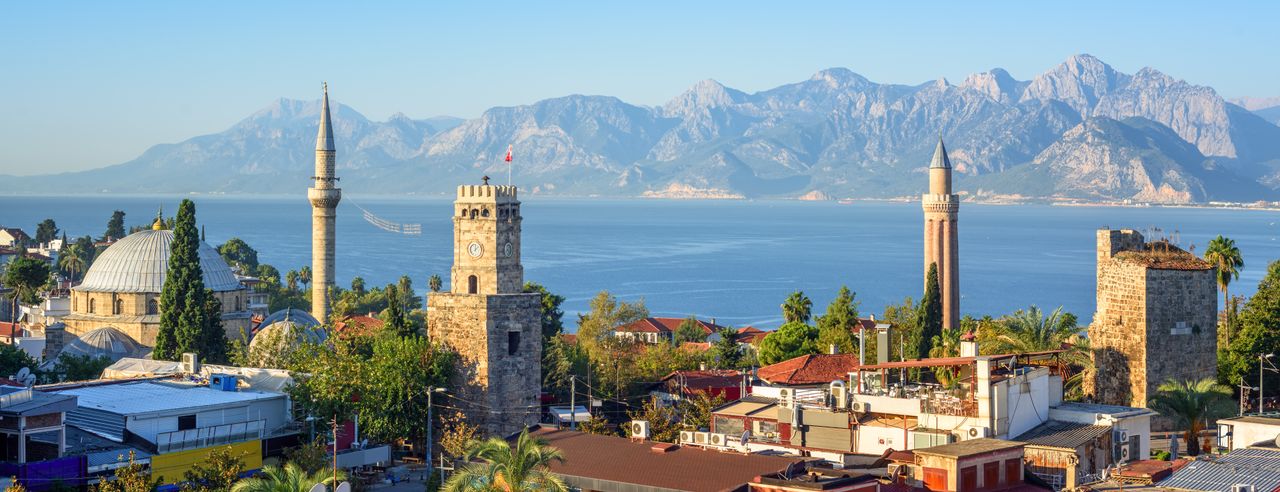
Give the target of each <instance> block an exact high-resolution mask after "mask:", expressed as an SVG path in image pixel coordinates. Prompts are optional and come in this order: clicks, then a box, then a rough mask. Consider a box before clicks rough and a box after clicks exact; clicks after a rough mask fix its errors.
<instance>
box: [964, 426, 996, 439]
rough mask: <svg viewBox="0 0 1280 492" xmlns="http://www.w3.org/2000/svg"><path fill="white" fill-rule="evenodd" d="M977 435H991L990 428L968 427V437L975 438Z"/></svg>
mask: <svg viewBox="0 0 1280 492" xmlns="http://www.w3.org/2000/svg"><path fill="white" fill-rule="evenodd" d="M979 437H991V428H990V427H970V428H969V438H970V439H977V438H979Z"/></svg>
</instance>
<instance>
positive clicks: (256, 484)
mask: <svg viewBox="0 0 1280 492" xmlns="http://www.w3.org/2000/svg"><path fill="white" fill-rule="evenodd" d="M344 478H346V474H345V473H343V472H342V471H341V470H339V472H338V480H339V481H341V480H342V479H344ZM318 483H323V484H327V485H328V486H329V487H330V488H331V489H332V488H333V487H336V485H337V484H334V483H333V474H332V472H331V471H319V472H315V473H307V472H304V471H303V470H302V468H301V467H299V466H298V465H295V464H293V463H285V465H284V466H283V467H280V466H275V465H267V466H264V467H262V472H261V473H259V474H258V475H256V476H254V477H253V478H246V479H244V480H241V481H239V482H236V483H235V485H232V486H231V492H307V491H309V490H311V487H314V486H315V484H318Z"/></svg>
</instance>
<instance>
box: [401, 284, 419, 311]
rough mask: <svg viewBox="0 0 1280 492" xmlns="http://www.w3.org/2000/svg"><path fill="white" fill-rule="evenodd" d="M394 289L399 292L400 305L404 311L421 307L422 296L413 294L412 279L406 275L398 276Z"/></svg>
mask: <svg viewBox="0 0 1280 492" xmlns="http://www.w3.org/2000/svg"><path fill="white" fill-rule="evenodd" d="M396 290H397V291H398V292H399V293H400V307H401V308H403V309H404V310H405V311H413V310H415V309H422V298H421V297H418V296H416V295H414V293H413V279H411V278H409V276H408V275H401V276H400V280H398V281H397V282H396Z"/></svg>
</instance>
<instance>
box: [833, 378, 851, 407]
mask: <svg viewBox="0 0 1280 492" xmlns="http://www.w3.org/2000/svg"><path fill="white" fill-rule="evenodd" d="M831 406H832V407H835V409H836V410H844V409H845V408H848V407H849V392H848V391H845V387H844V381H832V382H831Z"/></svg>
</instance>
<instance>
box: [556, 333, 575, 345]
mask: <svg viewBox="0 0 1280 492" xmlns="http://www.w3.org/2000/svg"><path fill="white" fill-rule="evenodd" d="M560 339H561V340H564V343H568V344H576V343H578V335H577V334H575V333H561V334H560Z"/></svg>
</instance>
